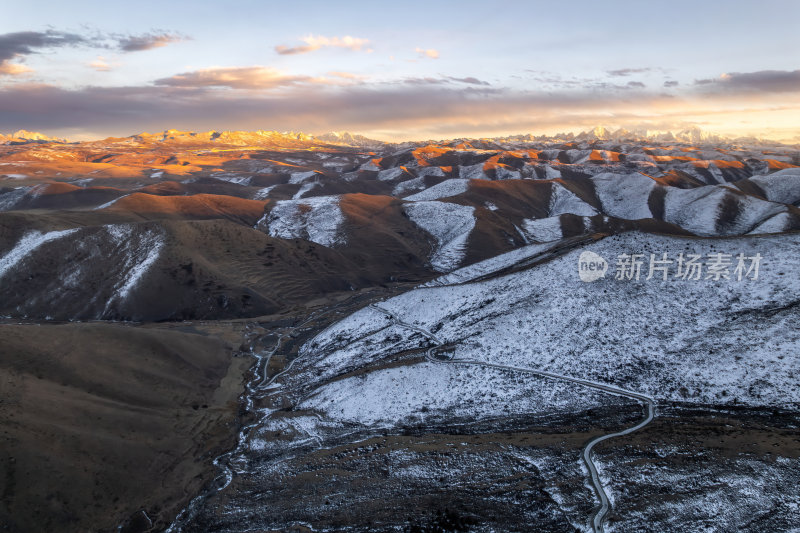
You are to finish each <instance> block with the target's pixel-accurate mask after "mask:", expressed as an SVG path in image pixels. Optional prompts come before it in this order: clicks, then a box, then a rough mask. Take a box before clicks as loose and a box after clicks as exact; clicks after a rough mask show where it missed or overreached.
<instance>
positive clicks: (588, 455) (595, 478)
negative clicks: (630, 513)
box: [370, 304, 655, 533]
mask: <svg viewBox="0 0 800 533" xmlns="http://www.w3.org/2000/svg"><path fill="white" fill-rule="evenodd" d="M370 307H371V308H373V309H375V310H376V311H378V312H380V313H383V314H384V315H386V316H387V317H388V318H389V319H391V320H392V321H393V322H394V323H395V324H397V325H399V326H402V327H404V328H406V329H410V330H412V331H416V332H417V333H419V334H421V335H423V336H424V337H426V338H428V339H429V340H430V341H431V342H433V344H434V346H432V347H431V348H429V349H428V350H427V351H426V352H425V358H426V359H427V360H428V361H430V362H432V363H438V364H451V365H474V366H480V367H484V368H497V369H501V370H510V371H514V372H524V373H528V374H534V375H537V376H541V377H545V378H549V379H556V380H561V381H568V382H570V383H576V384H578V385H582V386H584V387H589V388H592V389H595V390H599V391H602V392H605V393H608V394H614V395H617V396H623V397H626V398H632V399H634V400H637V401H640V402H642V403H643V404H644V405H645V407H646V408H647V415H646V416H645V418H644V420H642V421H641V422H639V423H638V424H636V425H635V426H633V427H630V428H628V429H625V430H622V431H618V432H616V433H610V434H607V435H602V436H600V437H597V438H595V439H593V440H591V441H590V442H589V443H588V444H587V445H586V447H585V448H584V449H583V462H584V463H585V464H586V468H587V469H588V470H589V474H590V477H591V481H592V485H593V486H594V490H595V493H596V494H597V498H598V499H599V500H600V507H599V509H598V510H597V511H596V512H595V514H594V516H593V517H592V530H593V531H594V532H595V533H603V531H604V528H603V523H604V522H605V518H606V516H607V515H608V511H609V510H610V509H611V503H610V502H609V500H608V494H607V493H606V491H605V488H603V484H602V482H601V481H600V475H599V474H598V472H597V466H596V465H595V464H594V461H593V460H592V450H593V449H594V447H595V446H596V445H597V444H599V443H601V442H603V441H605V440H608V439H612V438H614V437H621V436H623V435H628V434H630V433H633V432H634V431H638V430H639V429H641V428H643V427H645V426H646V425H647V424H649V423H650V421H651V420H653V417H654V416H655V401H654V400H653V398H651V397H650V396H646V395H644V394H640V393H638V392H635V391H630V390H627V389H622V388H620V387H615V386H613V385H607V384H605V383H598V382H596V381H590V380H588V379H581V378H575V377H572V376H565V375H562V374H556V373H554V372H548V371H546V370H537V369H535V368H524V367H518V366H510V365H501V364H498V363H487V362H485V361H479V360H474V359H438V358H436V357H435V356H434V355H433V352H434V350H436V349H437V348H439V347H440V346H442V345H443V344H444V343H443V342H442V341H441V340H440V339H439V338H438V337H436V335H434V334H433V333H431V332H430V331H428V330H427V329H425V328H423V327H420V326H415V325H414V324H409V323H408V322H405V321H403V320H401V319H400V317H398V316H397V315H396V314H394V313H393V312H391V311H389V310H388V309H386V308H384V307H381V306H379V305H376V304H370Z"/></svg>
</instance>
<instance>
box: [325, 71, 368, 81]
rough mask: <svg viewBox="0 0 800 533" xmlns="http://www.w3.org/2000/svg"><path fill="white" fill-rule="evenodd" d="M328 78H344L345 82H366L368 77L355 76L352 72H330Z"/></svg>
mask: <svg viewBox="0 0 800 533" xmlns="http://www.w3.org/2000/svg"><path fill="white" fill-rule="evenodd" d="M328 76H333V77H335V78H342V79H345V80H359V81H360V80H365V79H367V78H368V76H364V75H362V74H353V73H352V72H341V71H331V72H328Z"/></svg>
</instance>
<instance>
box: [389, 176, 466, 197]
mask: <svg viewBox="0 0 800 533" xmlns="http://www.w3.org/2000/svg"><path fill="white" fill-rule="evenodd" d="M467 189H469V180H462V179H450V180H445V181H443V182H441V183H439V184H437V185H434V186H433V187H431V188H429V189H425V190H424V191H422V192H418V193H417V194H412V195H411V196H406V198H405V199H406V200H409V201H411V202H419V201H425V200H438V199H439V198H447V197H448V196H455V195H457V194H461V193H465V192H467Z"/></svg>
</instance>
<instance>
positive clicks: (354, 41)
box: [275, 35, 372, 55]
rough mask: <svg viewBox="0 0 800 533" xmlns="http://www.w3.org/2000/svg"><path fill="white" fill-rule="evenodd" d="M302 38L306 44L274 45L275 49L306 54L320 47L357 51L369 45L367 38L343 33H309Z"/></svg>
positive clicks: (290, 53)
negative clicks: (329, 35)
mask: <svg viewBox="0 0 800 533" xmlns="http://www.w3.org/2000/svg"><path fill="white" fill-rule="evenodd" d="M302 40H303V42H304V43H306V44H304V45H300V46H293V47H288V46H284V45H278V46H276V47H275V51H276V52H278V53H279V54H281V55H294V54H307V53H308V52H313V51H315V50H319V49H320V48H345V49H348V50H353V51H359V50H361V49H362V48H364V47H366V46H368V45H369V41H368V40H367V39H361V38H359V37H351V36H349V35H345V36H344V37H323V36H321V35H320V36H314V35H309V36H307V37H303V39H302ZM366 51H367V52H371V51H372V50H371V49H369V48H368V49H367V50H366Z"/></svg>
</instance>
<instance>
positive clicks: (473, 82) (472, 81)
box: [447, 76, 490, 85]
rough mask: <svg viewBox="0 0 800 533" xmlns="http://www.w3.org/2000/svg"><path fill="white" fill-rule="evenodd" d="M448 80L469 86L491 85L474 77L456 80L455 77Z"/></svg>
mask: <svg viewBox="0 0 800 533" xmlns="http://www.w3.org/2000/svg"><path fill="white" fill-rule="evenodd" d="M447 79H448V80H451V81H457V82H459V83H466V84H469V85H490V83H489V82H488V81H483V80H479V79H478V78H474V77H472V76H467V77H466V78H454V77H453V76H448V77H447Z"/></svg>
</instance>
